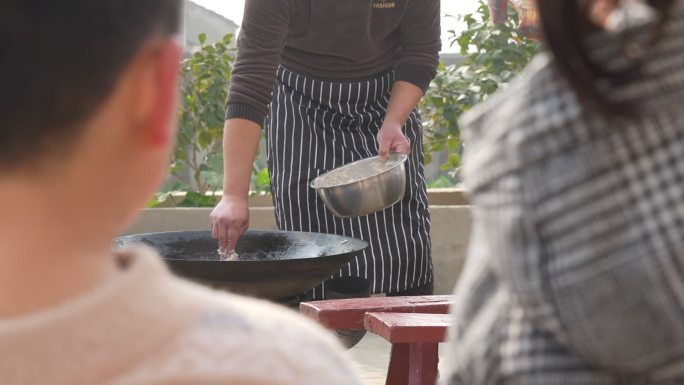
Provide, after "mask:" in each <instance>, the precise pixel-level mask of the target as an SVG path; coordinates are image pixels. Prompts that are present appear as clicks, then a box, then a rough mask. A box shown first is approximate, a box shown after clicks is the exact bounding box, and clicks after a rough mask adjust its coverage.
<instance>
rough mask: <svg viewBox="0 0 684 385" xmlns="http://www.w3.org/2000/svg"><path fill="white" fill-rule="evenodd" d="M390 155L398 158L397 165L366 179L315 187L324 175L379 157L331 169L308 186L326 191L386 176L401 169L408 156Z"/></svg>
mask: <svg viewBox="0 0 684 385" xmlns="http://www.w3.org/2000/svg"><path fill="white" fill-rule="evenodd" d="M391 155H397V156H398V158H399V159H398V160H397V164H395V165H394V166H392V167H390V168H388V169H387V170H385V171H382V172H380V173H377V174H373V175H371V176H367V177H365V178H358V179H353V180H351V181H348V182H342V183H337V184H331V185H326V186H317V185H316V181H318V180H319V179H320V178H323V177H324V176H326V175H328V174H331V173H333V172H336V171H339V170H342V169H345V168H348V167H352V166H354V165H356V164H359V163H361V162H367V161H369V160H371V159H377V158H379V157H380V156H371V157H368V158H363V159H359V160H357V161H354V162H351V163H347V164H345V165H342V166H340V167H337V168H335V169H332V170H330V171H327V172H325V173H323V174H321V175H319V176H317V177H316V178H314V180H312V181H311V183H309V186H310V187H311V188H313V189H316V190H322V189H328V188H333V187H343V186H349V185H352V184H355V183H358V182H361V181H364V180H369V179H372V178H375V177H378V176H380V175H383V174H386V173H388V172H390V171H392V170H394V169H395V168H397V167H401V166H402V165H404V164H405V163H406V161H407V160H408V155H407V154H401V153H396V154H391ZM391 155H390V156H391Z"/></svg>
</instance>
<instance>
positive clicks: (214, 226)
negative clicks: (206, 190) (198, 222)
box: [210, 195, 249, 252]
mask: <svg viewBox="0 0 684 385" xmlns="http://www.w3.org/2000/svg"><path fill="white" fill-rule="evenodd" d="M210 218H211V236H212V237H213V238H214V239H218V241H219V249H220V250H222V251H224V252H227V251H232V250H235V245H236V244H237V241H238V239H240V237H241V236H242V234H244V233H245V231H246V230H247V228H248V227H249V204H248V201H247V197H244V198H236V197H229V196H225V195H224V196H223V198H222V199H221V201H220V202H219V203H218V205H216V207H215V208H214V210H213V211H212V212H211V216H210Z"/></svg>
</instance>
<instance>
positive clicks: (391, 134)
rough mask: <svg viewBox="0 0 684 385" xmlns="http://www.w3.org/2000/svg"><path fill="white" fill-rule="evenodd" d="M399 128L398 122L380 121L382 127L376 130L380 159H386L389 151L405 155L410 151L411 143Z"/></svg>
mask: <svg viewBox="0 0 684 385" xmlns="http://www.w3.org/2000/svg"><path fill="white" fill-rule="evenodd" d="M401 128H402V126H401V124H399V123H393V122H388V121H387V120H385V122H383V123H382V128H380V131H379V132H378V147H379V150H380V159H381V160H383V161H384V160H386V159H387V157H388V156H389V154H390V152H396V153H398V154H407V155H408V154H410V153H411V143H410V142H409V141H408V139H406V136H405V135H404V133H403V132H402V129H401Z"/></svg>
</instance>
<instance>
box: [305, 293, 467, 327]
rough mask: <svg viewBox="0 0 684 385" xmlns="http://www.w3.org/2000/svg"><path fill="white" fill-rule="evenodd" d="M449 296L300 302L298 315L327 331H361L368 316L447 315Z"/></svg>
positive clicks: (450, 297) (450, 301)
mask: <svg viewBox="0 0 684 385" xmlns="http://www.w3.org/2000/svg"><path fill="white" fill-rule="evenodd" d="M452 303H453V296H451V295H426V296H415V297H370V298H351V299H337V300H325V301H314V302H302V303H301V304H300V305H299V312H300V313H301V314H302V315H304V316H305V317H307V318H309V319H311V320H314V321H316V322H318V323H319V324H321V325H323V326H325V327H326V328H328V329H338V330H345V329H363V328H364V316H365V314H366V313H368V312H376V313H377V312H384V313H387V312H392V313H395V312H396V313H431V314H446V313H448V312H449V306H451V304H452Z"/></svg>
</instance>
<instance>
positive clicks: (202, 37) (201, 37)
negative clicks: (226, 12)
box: [197, 33, 207, 45]
mask: <svg viewBox="0 0 684 385" xmlns="http://www.w3.org/2000/svg"><path fill="white" fill-rule="evenodd" d="M197 40H199V43H200V45H204V43H206V42H207V34H206V33H200V34H199V36H197Z"/></svg>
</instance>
